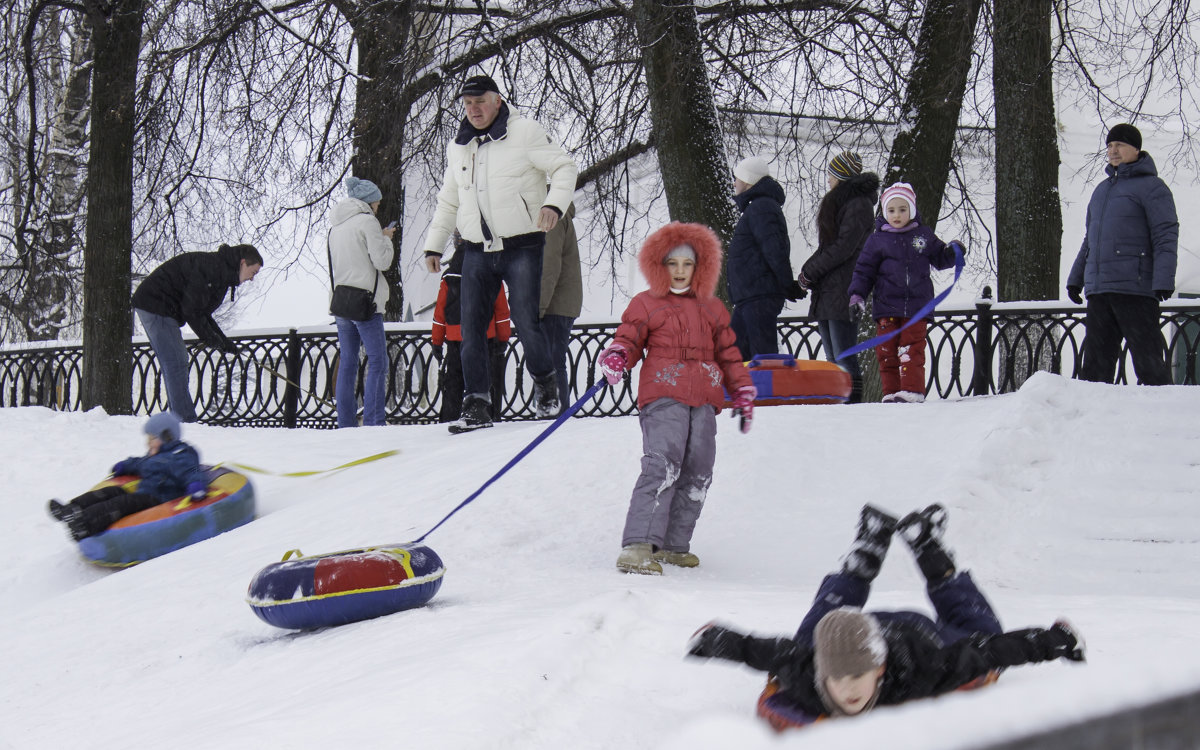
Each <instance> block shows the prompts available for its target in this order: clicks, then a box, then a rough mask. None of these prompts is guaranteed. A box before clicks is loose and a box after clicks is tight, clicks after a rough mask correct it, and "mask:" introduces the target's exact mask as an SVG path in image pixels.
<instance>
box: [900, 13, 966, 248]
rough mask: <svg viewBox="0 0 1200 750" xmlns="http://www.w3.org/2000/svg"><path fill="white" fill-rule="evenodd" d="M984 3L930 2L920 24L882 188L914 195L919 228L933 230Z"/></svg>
mask: <svg viewBox="0 0 1200 750" xmlns="http://www.w3.org/2000/svg"><path fill="white" fill-rule="evenodd" d="M982 4H983V0H929V2H928V3H927V4H926V6H925V16H924V18H923V19H922V21H921V31H920V37H919V38H918V39H917V50H916V56H915V57H914V59H913V65H912V70H911V71H909V81H908V90H907V92H906V93H905V96H904V105H903V106H902V108H901V110H900V131H899V132H898V133H897V134H896V140H895V141H894V142H893V143H892V155H891V159H890V162H889V164H888V168H887V170H886V172H885V173H884V174H885V178H884V185H885V186H886V185H890V184H891V183H893V182H897V181H903V182H907V183H910V184H911V185H912V186H913V189H914V190H915V191H916V193H917V212H918V213H919V214H920V215H921V223H923V224H925V225H926V226H928V227H930V228H931V229H932V228H936V227H937V220H938V214H939V213H940V211H941V207H942V195H943V194H944V193H945V188H946V178H947V177H948V176H949V174H950V157H951V153H952V151H953V148H954V136H955V134H956V132H957V129H958V115H959V112H960V110H961V109H962V102H963V93H964V92H965V91H966V86H967V74H968V73H969V72H970V70H971V50H972V48H973V46H974V42H975V24H976V22H977V21H978V20H979V8H980V6H981V5H982Z"/></svg>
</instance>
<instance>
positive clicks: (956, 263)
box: [837, 241, 963, 359]
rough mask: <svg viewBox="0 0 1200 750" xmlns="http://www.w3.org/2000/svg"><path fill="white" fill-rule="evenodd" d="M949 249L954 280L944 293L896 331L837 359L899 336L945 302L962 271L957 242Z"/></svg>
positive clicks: (868, 340) (867, 341) (959, 247)
mask: <svg viewBox="0 0 1200 750" xmlns="http://www.w3.org/2000/svg"><path fill="white" fill-rule="evenodd" d="M950 248H951V249H952V250H954V280H953V281H951V282H950V286H948V287H946V291H944V292H942V293H941V294H939V295H938V296H936V297H934V298H933V299H931V300H929V302H927V303H926V304H925V306H924V307H922V308H921V309H920V310H917V311H916V313H914V314H913V316H912V317H911V318H909V319H908V322H907V323H905V324H904V325H902V326H900V327H899V328H897V329H896V330H894V331H891V332H890V333H885V334H883V335H882V336H876V337H875V338H870V339H867V340H866V341H862V342H860V343H857V344H855V345H854V346H852V347H850V348H848V349H845V350H844V351H842V353H841V354H839V355H837V359H845V358H846V357H850V356H853V355H855V354H858V353H859V352H864V351H866V350H867V349H872V348H874V347H876V346H879V345H880V344H882V343H883V342H885V341H887V340H889V339H893V338H895V337H897V336H899V335H900V332H901V331H903V330H904V329H905V328H908V327H909V326H910V325H912V324H913V323H916V322H917V321H918V320H921V319H922V318H924V317H925V316H926V315H928V314H929V313H931V312H933V310H934V308H936V307H937V306H938V305H940V304H941V303H942V301H943V300H945V299H946V297H948V296H949V295H950V292H951V290H953V289H954V285H955V284H957V283H958V277H959V276H962V270H963V252H962V246H961V245H960V244H958V242H957V241H955V242H951V243H950Z"/></svg>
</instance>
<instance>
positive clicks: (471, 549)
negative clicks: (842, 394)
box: [0, 373, 1200, 750]
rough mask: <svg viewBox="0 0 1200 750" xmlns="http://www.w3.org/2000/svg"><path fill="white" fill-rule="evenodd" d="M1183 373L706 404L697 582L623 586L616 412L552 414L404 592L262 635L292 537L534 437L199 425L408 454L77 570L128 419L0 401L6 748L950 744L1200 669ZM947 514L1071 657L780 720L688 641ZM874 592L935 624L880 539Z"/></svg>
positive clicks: (130, 432)
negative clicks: (1127, 380) (1052, 628)
mask: <svg viewBox="0 0 1200 750" xmlns="http://www.w3.org/2000/svg"><path fill="white" fill-rule="evenodd" d="M1197 413H1200V389H1196V388H1187V387H1183V386H1170V387H1165V388H1157V389H1151V388H1136V387H1113V386H1102V385H1096V384H1090V383H1080V382H1074V381H1070V380H1066V379H1063V378H1061V377H1057V376H1053V375H1048V374H1044V373H1042V374H1038V375H1036V376H1035V377H1034V378H1032V379H1031V380H1030V381H1029V382H1028V383H1027V384H1026V385H1025V387H1024V388H1023V389H1022V390H1021V391H1020V392H1018V393H1015V394H1010V395H1004V396H995V397H988V398H974V399H965V400H961V401H933V402H929V403H927V404H924V405H920V406H917V405H881V404H867V405H857V406H792V407H772V408H764V409H760V410H759V411H758V415H757V420H756V422H755V424H754V428H753V430H752V431H751V432H750V433H749V434H748V435H741V434H739V433H738V432H737V430H736V429H735V428H734V424H733V422H732V421H731V420H729V419H728V418H727V417H725V415H721V417H720V419H721V422H720V434H719V437H718V442H719V446H718V459H717V473H716V477H715V481H714V482H713V485H712V489H711V491H710V493H709V498H708V505H707V508H706V510H705V514H704V516H703V517H702V518H701V521H700V525H699V527H698V530H697V535H696V539H695V544H694V547H693V549H694V551H695V552H696V553H697V554H699V555H700V557H701V559H702V561H703V564H702V566H701V567H700V568H699V569H697V570H692V571H685V570H678V569H670V570H668V573H667V575H665V576H663V577H661V578H649V577H634V576H624V575H621V574H619V573H618V572H617V571H616V570H615V569H614V568H613V562H614V560H615V558H616V554H617V552H618V547H619V544H620V530H621V525H622V522H623V520H624V515H625V509H626V503H627V500H628V495H629V491H630V488H631V486H632V483H633V481H634V478H635V477H636V475H637V472H638V459H639V454H640V431H639V429H638V424H637V420H636V418H633V417H630V418H609V419H576V420H572V421H571V422H569V423H567V424H566V425H565V426H564V427H563V428H562V429H560V430H559V431H558V432H557V433H555V434H554V435H553V436H552V437H551V438H550V439H549V440H547V441H546V442H545V443H544V444H543V445H542V446H541V447H539V448H538V449H537V450H535V451H534V452H533V453H532V454H530V455H529V457H528V458H527V459H525V460H524V461H523V462H521V463H520V464H518V465H517V467H516V468H515V469H513V471H511V472H510V473H509V474H508V475H506V476H505V477H504V478H503V479H501V480H500V481H499V482H497V483H496V484H495V485H494V486H493V487H492V488H490V489H489V490H488V491H487V492H486V493H484V494H483V495H482V496H481V497H480V498H479V499H478V500H477V501H476V502H475V503H474V504H472V505H471V506H468V507H467V508H466V509H465V510H464V511H462V512H461V513H459V515H457V516H455V517H454V518H453V519H452V520H451V521H450V522H449V523H447V524H446V525H445V526H443V527H442V528H441V529H439V530H438V531H437V532H436V533H435V534H434V535H433V536H432V537H431V538H430V539H429V540H428V544H429V545H430V546H431V547H432V548H433V549H435V550H436V551H437V552H438V554H439V555H440V556H441V557H442V558H443V560H444V561H445V562H446V565H447V569H448V572H447V574H446V578H445V583H444V585H443V587H442V590H441V592H440V593H439V594H438V596H437V597H436V598H435V599H434V600H433V601H432V602H431V603H430V604H429V605H428V606H426V607H424V608H421V609H418V610H413V611H409V612H403V613H399V614H396V615H392V616H389V617H384V618H380V619H377V620H372V621H369V622H363V623H358V624H353V625H348V626H343V627H340V628H332V629H327V630H324V631H319V632H311V633H293V632H289V631H283V630H278V629H275V628H272V627H271V626H269V625H266V624H264V623H262V622H260V621H259V620H258V619H257V618H256V617H254V615H253V614H252V612H251V611H250V609H249V607H248V606H247V605H246V603H245V601H244V597H245V593H246V587H247V585H248V584H249V581H250V579H251V577H252V576H253V575H254V574H255V573H256V572H257V571H258V570H259V569H261V568H262V567H263V566H265V565H267V564H269V563H271V562H275V561H277V560H279V559H280V558H281V557H282V555H283V553H284V552H285V551H287V550H289V549H292V548H296V547H298V548H300V549H302V550H303V551H304V552H305V553H308V554H315V553H320V552H330V551H334V550H339V549H346V548H351V547H359V546H363V545H369V544H379V543H386V542H398V541H404V540H408V539H413V538H415V537H417V536H419V535H420V534H422V533H424V532H425V531H426V530H427V529H428V528H430V527H431V526H433V524H435V523H436V522H437V521H438V520H439V519H441V518H442V517H443V516H444V515H445V514H446V513H447V512H449V511H450V510H451V509H452V508H453V507H454V506H455V505H457V504H458V503H459V502H460V501H461V500H462V499H464V498H465V497H467V496H468V495H469V494H470V493H471V492H472V491H474V490H475V489H476V488H477V487H479V486H480V485H481V484H482V483H483V482H484V481H485V480H486V479H487V478H488V477H490V476H491V475H492V474H493V473H494V472H495V471H496V470H497V469H499V467H501V466H502V465H503V464H504V463H505V462H506V461H507V460H508V459H509V458H511V457H512V456H513V455H514V454H515V453H516V452H517V451H518V450H519V449H520V448H521V447H522V446H523V445H525V444H526V443H527V442H528V441H529V440H531V439H533V437H534V436H536V435H537V434H538V432H539V431H541V430H542V429H543V428H544V426H545V424H546V423H505V424H501V425H498V426H497V427H496V428H495V429H491V430H487V431H484V432H481V433H474V434H469V435H462V436H450V435H448V434H447V433H446V431H445V428H444V427H442V426H394V427H382V428H365V429H359V430H343V431H338V432H328V431H316V430H311V431H310V430H291V431H289V430H269V429H250V428H238V429H234V428H220V427H208V426H189V427H188V428H187V431H186V435H185V437H186V438H187V439H188V440H189V441H191V442H192V443H193V444H194V445H196V446H197V448H198V449H199V450H200V452H201V454H202V456H203V457H204V458H205V460H207V461H210V462H217V461H241V462H244V463H247V464H250V465H254V466H259V467H263V468H267V469H270V470H272V471H275V472H285V471H294V470H301V469H321V468H327V467H332V466H336V465H339V464H341V463H343V462H345V461H348V460H351V459H354V458H358V457H362V456H366V455H369V454H373V453H377V452H379V451H382V450H385V449H391V448H395V449H399V450H400V451H401V453H400V455H398V456H396V457H394V458H390V459H386V460H382V461H377V462H374V463H370V464H366V465H363V466H360V467H356V468H353V469H349V470H345V471H341V472H337V473H333V474H326V475H321V476H318V477H312V478H303V479H293V478H284V477H279V476H260V475H255V476H254V479H253V481H254V483H255V486H256V488H257V493H258V498H259V512H260V518H259V519H258V520H256V521H255V522H253V523H251V524H249V525H248V526H245V527H242V528H240V529H237V530H235V531H233V532H230V533H228V534H225V535H222V536H220V537H217V538H215V539H212V540H209V541H207V542H203V543H201V544H197V545H195V546H193V547H189V548H187V549H184V550H181V551H178V552H175V553H173V554H170V555H167V556H165V557H162V558H159V559H156V560H153V561H150V562H147V563H145V564H143V565H140V566H137V567H135V568H131V569H128V570H123V571H118V572H107V571H102V570H98V569H94V568H92V567H89V566H88V565H86V564H85V563H83V562H81V561H80V559H79V558H78V557H77V556H76V554H75V550H74V546H73V545H72V544H71V543H70V542H69V541H68V540H67V537H66V533H65V530H64V529H63V528H62V527H61V526H60V525H59V524H56V523H54V522H53V521H52V520H51V519H50V518H49V517H48V516H47V515H46V513H45V507H44V506H45V502H46V500H47V499H48V498H50V497H59V498H64V499H66V498H69V497H71V496H73V495H74V494H77V493H78V492H81V491H83V490H85V489H86V488H87V487H89V486H90V485H91V484H93V483H94V482H95V481H97V480H98V479H99V478H100V477H102V476H103V475H104V474H105V473H106V472H107V470H108V468H109V467H110V466H111V464H112V463H113V462H114V461H116V460H117V459H119V458H123V457H124V456H126V455H129V454H136V453H140V452H141V451H142V450H144V442H143V439H142V437H141V435H140V425H141V421H142V420H141V419H140V418H135V417H110V416H107V415H105V414H104V413H102V412H101V411H98V410H97V411H92V412H88V413H56V412H51V411H48V410H45V409H41V408H20V409H0V451H2V453H3V455H4V456H5V461H4V462H3V465H2V467H0V479H2V480H3V484H4V486H7V487H8V488H9V490H8V492H7V495H6V498H5V501H4V502H3V503H0V514H2V515H0V550H3V551H4V553H5V554H4V560H5V565H4V566H3V569H2V570H0V601H2V603H3V604H2V606H0V643H2V644H3V648H4V657H3V679H2V680H0V715H2V716H3V721H0V747H8V748H21V749H22V750H24V749H26V748H29V749H36V750H42V749H44V748H65V747H73V748H81V749H83V748H97V749H108V748H124V747H155V746H159V747H161V746H167V745H169V746H171V747H174V748H180V749H182V750H193V749H196V750H199V749H202V748H203V749H207V748H221V749H222V750H229V749H231V748H235V749H236V748H261V747H264V746H271V747H286V748H292V749H294V750H304V749H306V748H322V749H329V748H351V747H360V746H378V745H380V744H387V745H389V746H391V745H395V746H403V747H413V748H422V750H455V749H459V748H461V749H463V750H467V749H472V750H474V749H478V748H497V749H506V748H512V749H518V748H519V749H520V750H538V749H547V750H549V749H551V748H553V749H555V750H558V749H560V748H568V747H569V748H578V749H581V750H585V749H588V748H595V749H597V750H600V749H603V750H611V749H612V748H626V747H642V748H656V750H672V749H679V750H683V749H684V748H686V749H688V750H693V749H695V748H740V749H744V748H759V747H764V748H765V747H771V748H775V747H780V746H783V747H813V748H815V747H830V746H835V745H836V746H837V747H839V748H844V749H847V750H849V749H853V748H872V749H875V748H879V747H887V748H889V750H903V749H904V748H914V749H915V748H922V749H923V750H938V749H939V748H966V747H970V746H972V744H974V743H978V742H983V741H994V740H998V739H1002V738H1009V737H1013V736H1017V735H1018V734H1019V733H1021V732H1024V731H1027V730H1030V729H1033V728H1036V727H1038V726H1050V725H1056V724H1058V723H1062V722H1069V721H1076V720H1080V719H1084V718H1086V717H1088V716H1092V715H1096V714H1100V713H1104V712H1106V711H1110V710H1112V709H1113V708H1115V707H1119V706H1127V705H1130V704H1137V703H1141V702H1146V701H1150V700H1153V699H1156V698H1160V697H1166V696H1170V695H1175V694H1178V693H1180V692H1183V691H1187V690H1195V689H1197V688H1200V654H1198V653H1197V650H1196V648H1195V646H1194V633H1195V632H1197V629H1198V628H1200V579H1197V577H1196V576H1195V571H1196V569H1197V563H1198V562H1200V503H1198V502H1197V500H1198V499H1200V498H1198V496H1197V495H1198V493H1197V487H1198V486H1200V459H1197V456H1198V455H1200V423H1198V422H1197V420H1196V419H1195V415H1196V414H1197ZM933 501H939V502H942V503H944V504H945V505H947V507H948V508H949V509H950V526H949V532H948V537H949V540H950V542H951V543H952V545H953V547H954V548H955V549H956V550H957V552H958V560H959V563H960V566H961V567H964V568H969V569H970V570H972V572H973V573H974V575H975V576H976V579H977V580H978V581H979V583H980V584H981V586H982V587H983V588H984V590H985V592H986V593H988V594H989V596H990V598H991V600H992V602H993V604H994V605H995V606H996V608H997V610H998V612H999V613H1000V616H1001V619H1002V621H1003V622H1004V624H1005V625H1006V626H1007V627H1010V628H1016V627H1023V626H1029V625H1048V624H1049V623H1051V622H1052V621H1053V620H1054V619H1055V618H1056V617H1058V616H1060V615H1066V616H1068V617H1069V618H1071V619H1072V621H1073V622H1074V623H1075V624H1076V625H1077V626H1078V627H1079V628H1080V630H1081V631H1082V632H1083V634H1084V635H1085V636H1086V638H1087V641H1088V646H1089V656H1090V662H1089V663H1088V664H1087V665H1084V666H1076V665H1068V664H1060V663H1054V664H1049V665H1042V666H1035V667H1022V668H1018V669H1014V670H1011V671H1009V672H1008V673H1006V674H1005V675H1004V677H1003V678H1002V679H1001V680H1000V682H999V683H998V684H996V685H994V686H992V687H989V688H987V689H986V690H981V691H976V692H973V693H963V694H955V695H951V696H947V697H943V698H939V699H935V700H927V701H921V702H917V703H913V704H909V705H907V706H903V707H899V708H891V709H880V710H877V711H875V712H873V713H871V714H869V715H867V716H864V717H860V718H857V719H847V720H838V721H830V722H823V723H822V724H820V725H817V726H815V727H811V728H809V729H806V730H803V731H795V732H792V733H790V734H787V735H784V736H783V737H781V738H779V737H776V736H775V735H774V734H773V733H772V732H770V731H769V730H768V729H767V727H766V725H765V724H764V723H762V722H760V721H759V720H757V719H756V718H754V701H755V698H756V696H757V694H758V692H759V690H760V689H761V687H762V684H763V675H761V674H759V673H755V672H752V671H750V670H748V669H745V668H739V667H735V666H732V665H729V664H726V663H717V662H698V661H695V660H691V659H685V658H684V657H683V647H684V644H685V642H686V640H687V638H688V636H689V635H690V634H691V633H692V632H693V631H694V630H695V629H696V628H697V627H698V626H700V625H702V624H704V623H705V622H707V621H709V620H714V619H715V620H720V621H722V622H725V623H728V624H731V625H734V626H737V627H740V628H742V629H747V630H753V631H755V632H758V633H762V634H780V633H790V632H792V631H794V629H795V627H796V625H797V624H798V623H799V621H800V618H801V617H802V616H803V614H804V612H805V610H806V608H807V605H808V603H809V600H810V598H811V596H812V594H813V592H814V591H815V589H816V586H817V584H818V582H819V581H820V579H821V577H822V576H823V575H824V574H825V573H826V572H827V571H829V570H830V569H832V568H833V567H834V566H835V565H836V564H837V560H838V557H839V556H840V555H841V554H842V553H843V552H844V551H845V549H846V547H847V545H848V544H849V542H850V540H851V538H852V536H853V528H854V523H855V520H856V518H857V515H858V510H859V508H860V507H861V505H862V504H863V503H864V502H872V503H876V504H878V505H881V506H882V507H884V508H887V509H890V510H892V511H893V512H895V513H898V514H899V513H903V512H907V511H908V510H911V509H913V508H919V507H924V506H925V505H926V504H928V503H930V502H933ZM872 605H873V606H875V607H878V608H888V607H892V608H894V607H916V608H921V609H926V610H927V609H928V605H927V604H926V602H925V601H924V596H923V593H922V589H921V581H920V578H919V574H918V572H917V570H916V567H915V565H914V563H913V562H912V559H911V556H910V555H909V553H908V552H907V550H906V549H905V548H904V546H903V545H902V544H897V545H895V546H894V547H893V549H892V553H891V556H890V557H889V559H888V562H887V563H886V564H885V566H884V571H883V574H882V575H881V576H880V578H879V580H878V581H877V583H876V586H875V593H874V595H873V598H872Z"/></svg>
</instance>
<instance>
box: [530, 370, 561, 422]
mask: <svg viewBox="0 0 1200 750" xmlns="http://www.w3.org/2000/svg"><path fill="white" fill-rule="evenodd" d="M533 411H534V413H535V414H537V418H538V419H547V418H549V417H557V416H558V412H559V403H558V382H557V381H556V380H555V379H554V371H553V370H551V371H550V373H549V374H547V375H545V376H543V377H540V378H537V377H535V378H534V379H533Z"/></svg>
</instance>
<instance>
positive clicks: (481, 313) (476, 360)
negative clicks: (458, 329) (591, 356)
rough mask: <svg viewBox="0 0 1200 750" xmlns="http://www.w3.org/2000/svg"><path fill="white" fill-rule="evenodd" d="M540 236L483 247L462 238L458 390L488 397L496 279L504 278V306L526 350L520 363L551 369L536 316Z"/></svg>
mask: <svg viewBox="0 0 1200 750" xmlns="http://www.w3.org/2000/svg"><path fill="white" fill-rule="evenodd" d="M544 244H545V235H542V240H541V241H540V242H531V244H528V245H523V246H519V247H510V248H505V249H504V250H500V251H498V252H491V253H487V252H484V251H483V249H482V246H480V245H476V244H473V243H464V244H463V246H462V248H461V249H460V250H459V252H462V253H463V269H462V282H461V286H460V294H461V296H460V299H461V303H462V338H463V341H462V366H463V396H464V398H470V397H472V396H474V397H476V398H480V399H483V400H485V401H487V402H489V403H491V396H490V391H491V383H492V380H491V376H490V375H489V369H490V367H489V363H488V344H487V329H488V321H490V320H491V319H492V314H493V313H494V312H495V305H496V295H497V294H499V293H500V282H501V281H503V282H504V283H506V284H508V309H509V315H510V316H511V317H512V321H513V324H514V325H516V327H517V336H518V338H519V339H520V340H521V347H522V348H523V349H524V351H525V368H526V369H527V370H529V374H530V375H532V376H533V377H534V378H535V379H538V380H540V379H542V378H545V377H546V376H547V375H550V374H551V373H553V371H554V362H553V361H552V360H551V359H550V347H549V346H547V344H546V336H545V334H544V333H543V332H542V324H541V321H540V320H539V319H538V304H539V303H540V302H541V299H540V298H541V294H542V246H543V245H544Z"/></svg>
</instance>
